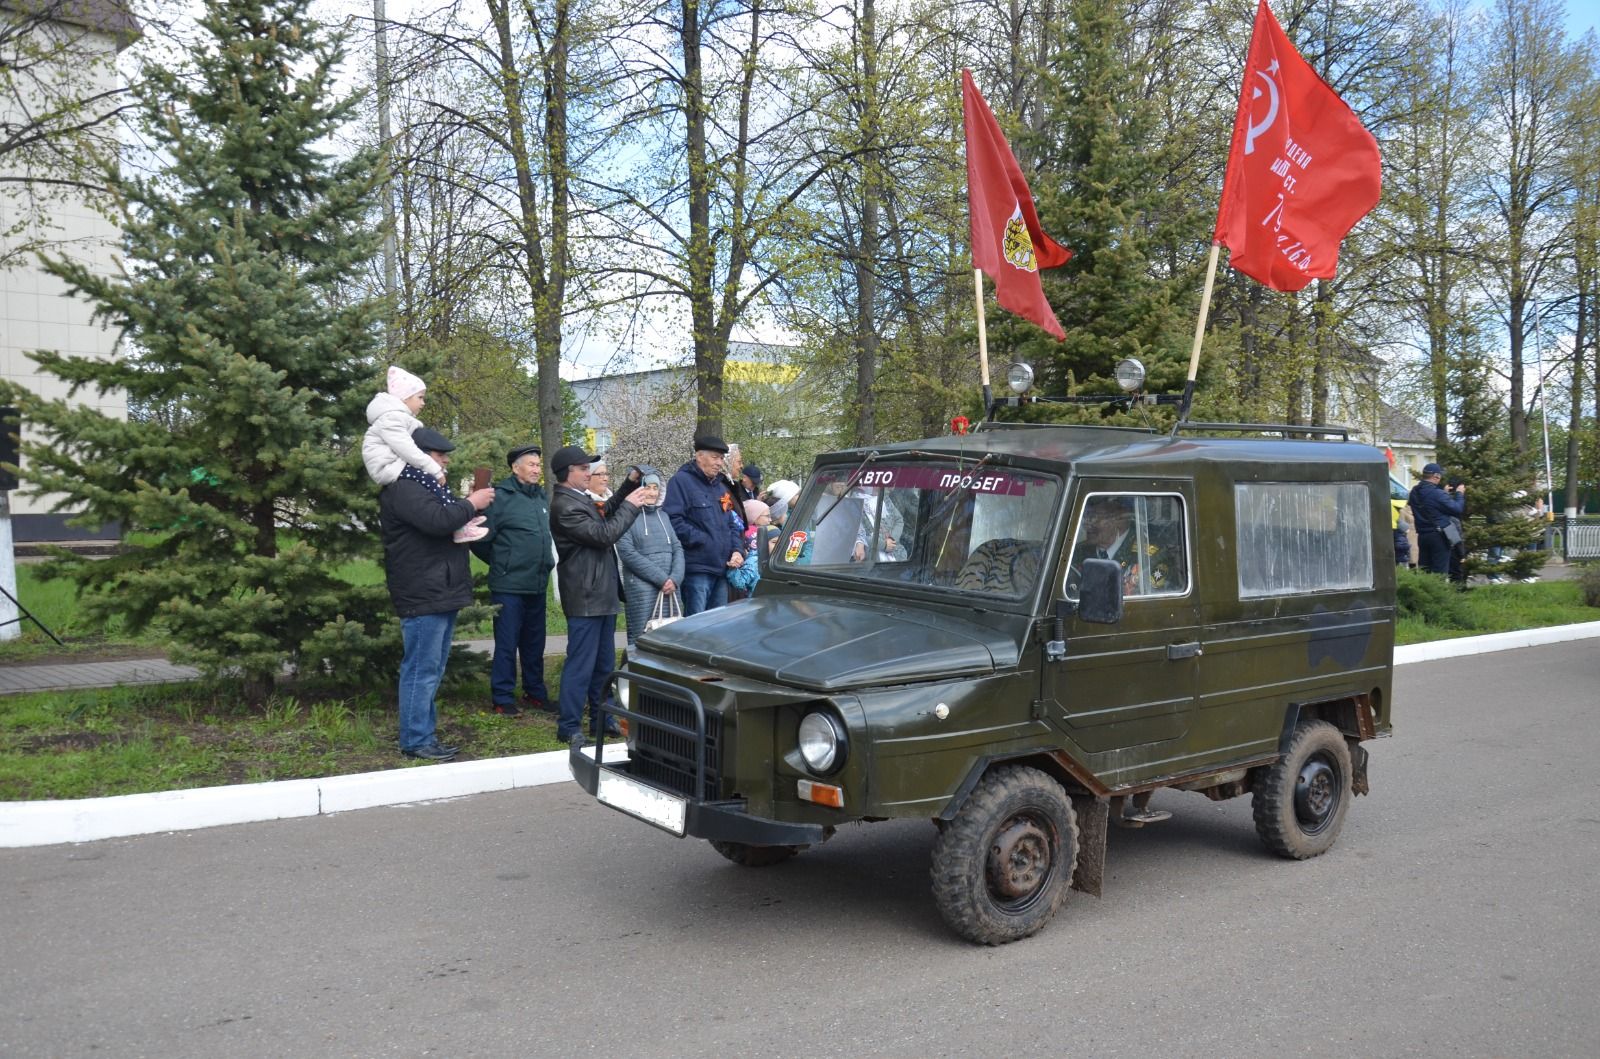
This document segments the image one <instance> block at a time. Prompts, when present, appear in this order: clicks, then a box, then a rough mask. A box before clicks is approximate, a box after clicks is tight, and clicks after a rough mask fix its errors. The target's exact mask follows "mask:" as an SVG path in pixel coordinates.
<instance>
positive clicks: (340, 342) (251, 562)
mask: <svg viewBox="0 0 1600 1059" xmlns="http://www.w3.org/2000/svg"><path fill="white" fill-rule="evenodd" d="M309 6H310V0H213V2H212V3H211V4H210V5H209V6H208V8H207V9H206V11H205V14H204V15H203V17H202V18H201V21H200V29H201V33H200V37H199V40H198V41H197V42H196V44H195V46H194V47H193V48H192V49H190V50H189V52H188V53H187V56H186V58H185V61H184V62H183V65H181V66H179V67H172V68H168V67H162V66H152V67H149V68H147V69H145V70H143V71H142V72H141V76H139V77H138V78H136V79H134V80H133V93H134V96H135V99H136V102H137V112H138V124H139V129H140V132H141V134H142V136H143V137H144V141H145V143H146V144H147V146H148V147H149V148H150V150H151V153H152V155H153V156H154V157H155V158H157V159H160V160H161V168H160V169H159V170H157V171H156V172H154V173H153V174H151V175H142V174H141V173H140V172H139V171H137V170H135V169H134V168H132V167H127V168H124V169H117V168H114V167H113V168H111V169H109V170H108V171H107V173H106V175H105V178H106V180H107V183H108V185H109V187H110V188H111V190H112V193H113V196H114V199H115V202H116V210H115V220H116V221H117V222H118V223H119V225H120V226H121V228H122V230H123V232H124V238H123V246H122V257H123V259H124V263H125V271H124V272H122V273H121V274H117V275H102V274H99V273H96V272H93V271H91V270H90V269H89V268H87V267H86V266H84V265H81V264H77V263H74V262H73V261H71V260H68V259H66V258H51V259H49V260H48V261H47V267H48V268H49V270H50V271H51V272H52V273H54V274H55V275H56V276H58V277H60V278H61V279H62V280H64V281H65V282H66V283H67V284H68V285H69V287H70V288H71V289H72V290H73V291H75V292H76V293H77V294H79V295H80V296H82V297H84V298H85V299H87V300H89V301H91V302H93V303H94V305H95V309H96V314H97V316H98V317H99V318H100V319H101V320H103V321H104V322H105V323H107V324H109V325H110V326H112V327H115V328H119V329H121V330H123V331H124V332H125V334H126V336H127V341H128V342H129V343H130V345H129V347H128V351H127V353H126V354H125V355H123V356H121V357H118V358H116V359H108V360H101V359H92V358H83V357H77V356H73V355H69V354H64V353H60V352H55V351H48V350H47V351H41V352H38V353H35V354H33V355H32V356H33V358H34V359H35V360H36V361H37V362H38V364H39V367H40V369H42V370H43V371H44V372H46V373H48V374H51V375H54V376H56V377H57V378H59V379H61V380H63V381H65V382H66V383H68V384H69V385H70V386H71V388H72V389H73V391H74V392H76V391H79V390H81V389H84V388H88V389H92V390H95V391H98V392H106V391H108V390H119V389H120V390H122V391H124V392H125V393H126V394H127V395H128V400H129V405H130V416H129V418H128V419H127V420H122V419H119V418H116V417H113V416H108V415H105V414H104V413H102V412H100V411H98V410H96V409H94V408H91V407H87V406H83V405H78V404H70V403H68V402H67V401H64V400H44V399H41V398H39V397H37V396H34V395H32V394H30V393H28V392H26V391H21V390H15V389H14V390H12V391H11V397H12V399H14V400H17V401H18V402H19V403H20V404H21V405H22V407H23V414H24V416H25V418H26V419H27V420H28V421H29V422H30V423H32V424H33V425H34V426H35V428H36V430H37V432H38V434H37V437H36V438H35V439H32V440H30V441H29V442H27V443H26V444H25V446H24V453H25V456H26V459H27V460H28V462H29V465H30V466H29V481H28V488H29V489H30V490H31V491H33V492H34V493H36V494H43V495H50V494H54V495H57V496H59V497H61V498H62V500H61V503H62V506H64V507H66V508H68V509H73V510H81V511H82V512H83V515H82V519H83V521H84V522H86V523H91V524H97V525H98V524H100V523H104V522H115V523H118V524H120V526H121V527H122V531H123V534H124V548H123V550H122V551H121V552H120V553H119V554H118V555H116V556H114V557H112V558H110V559H107V560H103V561H84V560H74V559H65V560H61V566H62V569H63V570H64V572H65V573H67V574H68V575H70V576H71V577H72V578H73V580H74V581H75V582H76V583H77V584H78V585H79V586H80V587H81V588H82V589H83V591H84V600H83V602H84V605H85V608H86V609H87V611H88V612H89V613H90V614H91V615H92V616H95V617H98V618H102V619H109V618H118V619H120V620H121V621H122V622H123V623H124V625H125V628H126V629H127V630H128V631H129V632H132V633H135V634H137V633H141V632H143V631H144V630H146V629H148V628H149V627H150V626H151V625H152V623H154V622H157V621H158V620H159V622H160V624H161V627H162V628H163V629H164V631H165V633H166V634H167V635H168V636H170V637H171V639H172V641H173V649H172V654H173V656H174V658H176V659H179V660H183V661H190V662H193V663H195V664H197V665H199V666H201V667H202V668H203V669H205V670H206V671H208V672H212V673H219V672H224V671H236V672H238V673H240V674H242V675H243V676H245V677H246V678H247V679H248V680H249V682H250V684H251V685H252V687H254V688H255V689H257V690H256V693H257V694H259V693H260V692H261V691H262V690H263V689H266V688H269V687H270V686H271V685H272V683H273V682H274V681H275V680H276V679H277V678H278V677H279V675H280V674H281V672H282V671H283V668H284V667H285V665H287V666H289V667H291V668H308V669H312V670H315V669H318V668H324V669H328V668H332V666H333V665H334V663H337V671H338V673H339V674H340V675H341V677H343V678H344V679H347V680H351V681H366V680H370V679H373V678H374V677H375V676H377V674H378V671H377V670H373V669H371V668H368V667H369V666H370V665H371V663H373V662H377V663H379V664H384V663H386V661H387V660H385V659H382V658H381V657H367V658H363V657H362V656H360V655H359V654H353V653H350V652H336V653H335V654H333V655H329V656H323V655H321V654H319V652H320V651H324V650H329V651H333V650H334V649H335V648H339V647H341V646H349V645H352V644H357V643H360V644H362V645H368V644H370V643H371V642H375V641H377V640H380V639H382V638H383V637H385V636H387V635H391V634H390V633H388V632H386V631H385V630H386V628H387V627H389V626H391V625H392V622H393V619H392V617H391V616H390V615H389V614H388V608H387V606H386V605H383V601H382V600H381V597H380V596H379V594H378V593H375V592H371V591H359V590H352V589H351V587H350V586H349V585H348V584H346V583H345V582H344V581H342V580H340V579H339V578H338V577H337V576H336V575H335V573H334V569H335V567H336V566H337V564H339V563H341V562H345V561H347V560H349V559H352V558H355V557H358V556H361V555H368V556H371V555H374V554H375V540H374V537H373V535H372V533H371V532H370V531H369V530H366V529H363V528H361V527H371V526H374V525H375V523H376V517H375V509H376V505H375V501H374V496H373V490H372V489H371V487H370V483H367V482H366V481H365V480H364V476H363V475H362V473H361V469H360V466H359V459H358V456H357V454H356V453H355V451H354V449H355V448H356V447H357V443H358V441H359V438H360V435H361V433H362V431H363V430H364V429H365V426H366V424H365V416H364V406H365V404H366V401H367V400H368V399H369V397H370V395H371V365H372V363H373V354H374V349H373V342H372V335H373V325H374V321H375V306H374V305H373V304H372V303H370V302H367V301H362V300H359V299H358V300H351V299H350V298H349V297H348V295H347V294H346V293H345V289H346V288H347V287H348V286H349V285H351V284H352V283H353V282H354V281H355V280H356V279H357V277H358V276H359V275H360V274H361V272H362V271H363V269H364V268H365V266H366V263H367V261H368V259H369V258H370V257H371V256H372V254H373V252H374V251H375V249H376V245H377V234H376V233H375V232H373V231H372V230H371V227H370V225H369V224H368V223H367V217H368V214H369V211H370V208H371V202H372V193H373V187H374V181H375V179H376V172H377V167H376V158H375V156H374V155H373V154H371V153H368V152H357V153H356V154H354V155H352V156H350V157H347V158H342V159H341V158H336V157H333V156H331V155H330V154H328V153H327V149H326V146H325V145H326V143H327V141H328V139H329V138H330V137H331V136H333V135H334V134H335V133H336V132H337V131H338V130H339V129H340V128H341V127H342V125H343V124H344V122H345V121H346V120H347V119H348V118H349V117H350V115H351V112H352V107H353V105H354V101H353V99H351V98H343V99H339V98H335V96H334V95H333V92H334V85H333V79H334V77H335V73H336V69H337V67H338V66H339V64H340V62H341V61H342V60H343V58H344V53H343V50H342V45H341V42H340V39H339V38H338V37H337V36H334V35H329V34H328V33H327V32H325V30H324V29H323V27H321V26H319V25H318V24H317V23H315V22H314V21H312V20H311V19H310V18H309V16H308V10H307V9H308V7H309ZM141 531H162V532H154V533H150V534H149V535H147V536H140V535H139V534H140V532H141Z"/></svg>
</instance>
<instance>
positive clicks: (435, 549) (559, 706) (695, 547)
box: [363, 368, 800, 761]
mask: <svg viewBox="0 0 1600 1059" xmlns="http://www.w3.org/2000/svg"><path fill="white" fill-rule="evenodd" d="M424 390H425V386H424V384H423V382H422V380H421V379H418V378H417V377H416V376H414V375H411V374H409V373H406V372H403V371H401V370H400V369H398V368H395V369H391V371H390V374H389V379H388V387H387V390H386V392H385V393H383V394H380V395H379V396H378V397H375V398H374V399H373V402H372V404H371V406H370V407H369V409H368V420H369V422H370V423H371V424H372V429H371V430H370V431H369V432H368V437H367V439H366V444H365V446H364V450H363V456H364V458H365V460H366V463H367V466H368V469H369V471H370V472H371V473H372V477H373V479H374V481H375V482H377V484H378V485H379V486H380V487H381V489H380V492H379V510H380V516H381V526H382V533H383V543H384V567H385V575H386V578H387V583H388V587H389V592H390V597H391V599H392V601H393V603H394V606H395V609H396V611H397V612H398V614H399V616H400V619H401V632H402V639H403V643H404V657H403V659H402V661H401V666H400V680H399V701H400V705H399V713H400V724H399V727H400V740H399V742H400V749H401V751H402V752H403V753H404V754H405V755H406V756H408V757H414V758H422V759H425V760H430V761H446V760H449V759H450V758H452V757H454V756H455V755H456V753H457V752H458V748H456V747H453V746H448V745H446V744H443V743H441V742H440V741H439V739H438V737H437V735H436V733H435V728H436V725H437V708H436V705H435V695H436V693H437V691H438V688H439V684H440V682H441V681H442V679H443V677H444V672H445V665H446V663H447V661H448V659H449V655H450V646H451V642H452V637H453V633H454V628H455V618H456V614H457V613H458V612H459V611H460V609H461V608H462V607H464V606H466V605H467V604H468V603H470V602H471V601H472V579H471V574H470V567H469V562H468V558H467V556H468V549H469V548H470V550H471V552H472V554H475V555H477V556H478V558H479V559H481V560H483V561H484V562H485V563H487V564H488V567H489V575H488V582H489V600H490V602H491V603H493V604H494V605H495V607H496V612H495V618H494V659H493V663H492V666H491V677H490V694H491V701H490V703H489V704H488V706H489V708H490V709H492V710H493V711H494V712H496V713H499V714H503V715H507V716H518V715H520V714H522V712H523V710H524V708H527V709H532V710H543V711H546V712H550V713H554V714H555V715H556V735H557V737H558V738H559V739H561V741H562V742H567V743H581V742H582V740H583V735H584V729H585V719H586V718H587V722H588V723H587V727H588V730H589V733H590V734H591V735H592V734H594V732H595V730H596V728H597V727H598V726H599V725H600V724H601V723H602V722H601V721H600V719H599V718H600V711H599V706H600V705H601V704H602V702H603V701H604V700H605V699H606V697H607V696H608V695H609V694H610V687H611V674H612V669H613V667H614V665H615V662H616V642H615V638H616V625H617V615H618V613H622V614H623V615H624V620H625V623H626V627H625V628H626V636H627V642H628V644H629V645H630V646H632V645H633V644H634V643H635V642H637V640H638V639H639V636H640V635H641V634H642V633H644V632H645V631H646V629H647V627H650V626H652V625H654V624H657V623H666V622H670V621H672V620H675V619H676V618H678V617H682V616H687V615H691V614H698V613H700V612H702V611H706V610H711V609H713V608H716V607H720V606H723V605H725V604H726V603H727V602H728V601H729V600H730V598H731V599H739V598H743V597H744V596H746V595H748V594H749V593H751V592H752V591H754V589H755V586H756V584H757V582H758V581H759V579H760V564H759V563H758V562H757V555H758V550H759V549H760V548H761V547H762V546H763V543H764V540H765V536H764V533H763V531H764V530H766V529H767V528H768V527H770V526H774V525H781V524H782V522H783V520H784V519H785V518H786V517H787V515H788V511H789V507H790V505H791V504H792V503H793V502H794V499H795V497H796V496H797V495H798V494H799V492H800V487H799V486H798V485H796V484H795V483H794V482H791V481H786V480H782V481H777V482H773V483H772V485H771V486H770V487H769V488H767V489H765V490H763V489H762V472H761V468H760V467H758V466H756V465H755V464H747V463H745V462H744V461H743V459H742V458H741V455H740V452H739V447H738V446H737V445H729V444H727V443H726V442H724V441H723V440H722V439H721V438H719V437H716V436H714V435H709V434H705V435H700V436H698V437H696V438H695V439H694V447H693V453H692V455H691V457H690V458H689V460H687V461H686V462H685V463H684V464H683V466H681V467H679V468H678V470H677V471H676V472H675V473H674V474H673V475H672V477H671V479H670V480H669V481H667V482H665V483H663V482H662V479H661V475H660V474H659V473H658V472H657V471H656V470H655V469H654V468H651V467H628V468H626V469H625V470H623V471H621V472H620V474H619V478H618V480H617V482H616V484H615V487H613V484H612V473H611V470H610V468H609V467H607V465H606V462H605V460H603V459H602V458H601V457H600V456H599V455H594V454H591V453H589V452H588V450H586V449H584V448H580V447H577V446H568V447H566V448H563V449H561V450H559V451H558V452H556V453H555V454H554V455H553V456H551V457H550V460H549V464H548V471H549V478H548V479H547V480H545V481H543V482H542V483H541V479H542V478H543V477H544V471H545V470H546V466H545V464H544V460H543V453H542V452H541V450H540V448H539V446H538V445H534V444H527V445H521V446H518V447H516V448H513V449H512V450H511V451H510V452H508V453H507V454H506V465H507V467H508V468H509V470H510V473H509V474H508V475H507V476H506V477H505V478H504V479H502V480H501V481H499V482H496V483H494V485H493V486H492V487H490V486H488V485H487V484H486V483H487V481H488V474H487V471H482V472H480V473H481V474H482V478H481V479H480V483H479V485H478V486H477V487H476V488H474V489H473V490H472V492H470V493H469V494H468V495H467V496H466V497H464V498H461V497H457V496H455V495H454V494H452V493H451V491H450V489H449V487H448V485H447V484H446V483H447V475H446V473H445V472H446V468H447V467H448V466H449V462H450V458H449V454H450V453H451V452H452V451H453V449H454V445H453V444H452V443H451V442H450V441H449V440H448V439H446V438H444V437H443V436H441V435H440V434H438V433H436V432H435V431H432V430H429V429H428V428H426V427H423V426H421V424H420V422H419V421H418V420H417V419H416V418H415V417H416V413H417V411H419V410H420V409H421V406H422V403H423V399H424ZM552 574H554V577H555V583H556V597H557V599H558V600H559V602H560V606H561V609H562V612H563V614H564V615H565V616H566V621H567V651H566V658H565V661H564V662H563V664H562V670H561V690H560V695H559V699H558V701H556V702H552V701H551V699H550V693H549V691H548V689H547V688H546V685H545V679H544V657H545V628H546V620H545V618H546V615H545V609H546V598H547V592H548V589H549V586H550V581H551V576H552ZM519 677H520V684H521V695H520V697H519V695H518V693H517V692H518V684H519ZM604 724H605V726H606V729H607V734H616V732H615V727H614V722H611V721H610V720H607V721H605V722H604Z"/></svg>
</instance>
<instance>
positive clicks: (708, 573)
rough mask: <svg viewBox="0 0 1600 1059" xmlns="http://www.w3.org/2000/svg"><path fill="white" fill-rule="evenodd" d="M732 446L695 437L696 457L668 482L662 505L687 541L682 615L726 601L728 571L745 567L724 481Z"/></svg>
mask: <svg viewBox="0 0 1600 1059" xmlns="http://www.w3.org/2000/svg"><path fill="white" fill-rule="evenodd" d="M727 455H728V445H727V443H726V442H724V441H723V440H722V439H721V438H719V437H716V436H715V435H712V434H702V435H701V436H699V437H697V438H695V439H694V459H692V460H690V461H689V462H688V463H685V464H684V465H683V466H682V467H679V468H678V473H676V474H674V475H673V476H672V480H671V481H669V482H668V483H667V500H666V503H665V504H663V505H662V508H663V509H664V510H665V511H666V513H667V517H668V518H670V519H671V520H672V529H673V532H674V533H676V534H677V535H678V540H680V541H682V542H683V571H684V572H683V613H684V614H685V615H689V614H698V613H700V612H701V611H703V610H710V609H712V608H713V607H720V606H722V605H723V604H724V603H726V602H728V570H729V569H730V568H735V567H739V566H742V565H744V542H743V541H742V540H740V537H739V530H738V529H737V528H736V527H735V525H734V522H733V518H732V515H731V512H732V511H733V493H732V491H731V490H730V489H729V488H728V482H727V479H725V478H723V477H722V463H723V460H724V458H725V457H726V456H727Z"/></svg>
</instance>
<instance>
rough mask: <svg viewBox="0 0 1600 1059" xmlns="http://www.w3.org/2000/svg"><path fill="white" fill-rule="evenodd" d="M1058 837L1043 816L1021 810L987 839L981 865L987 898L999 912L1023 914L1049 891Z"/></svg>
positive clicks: (1034, 811)
mask: <svg viewBox="0 0 1600 1059" xmlns="http://www.w3.org/2000/svg"><path fill="white" fill-rule="evenodd" d="M1059 847H1060V837H1059V836H1058V834H1057V833H1056V829H1055V827H1053V826H1052V825H1051V823H1050V820H1049V818H1048V817H1047V816H1045V815H1044V814H1043V813H1040V812H1038V811H1037V810H1033V809H1024V810H1022V811H1020V812H1017V813H1015V814H1013V815H1012V816H1010V817H1009V818H1007V819H1006V821H1005V822H1004V823H1002V824H1001V825H1000V826H999V827H998V828H996V829H995V831H994V834H993V836H992V837H991V838H990V839H989V851H988V858H987V863H986V865H985V876H986V880H987V883H988V889H989V897H990V899H991V900H992V901H993V902H994V903H995V906H996V907H997V908H999V909H1000V910H1001V911H1003V912H1007V913H1010V914H1016V913H1019V912H1025V911H1027V910H1028V909H1029V908H1031V907H1032V906H1033V905H1034V904H1035V903H1037V902H1038V901H1039V900H1040V899H1041V898H1042V897H1043V896H1044V895H1045V894H1046V893H1047V892H1048V891H1049V889H1050V883H1051V881H1052V880H1053V879H1054V878H1055V873H1056V863H1057V861H1058V859H1059V858H1058V856H1057V853H1058V850H1059Z"/></svg>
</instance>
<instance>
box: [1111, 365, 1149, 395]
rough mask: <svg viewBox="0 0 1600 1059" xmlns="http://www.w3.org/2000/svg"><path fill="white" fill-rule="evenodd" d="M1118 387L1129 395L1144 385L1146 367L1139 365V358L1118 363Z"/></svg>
mask: <svg viewBox="0 0 1600 1059" xmlns="http://www.w3.org/2000/svg"><path fill="white" fill-rule="evenodd" d="M1116 376H1117V385H1118V386H1120V387H1122V389H1123V390H1125V391H1127V392H1128V393H1133V392H1134V391H1135V390H1137V389H1138V388H1139V387H1141V386H1143V385H1144V365H1143V364H1141V363H1139V359H1138V358H1137V357H1129V358H1128V359H1127V360H1119V361H1117V370H1116Z"/></svg>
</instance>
